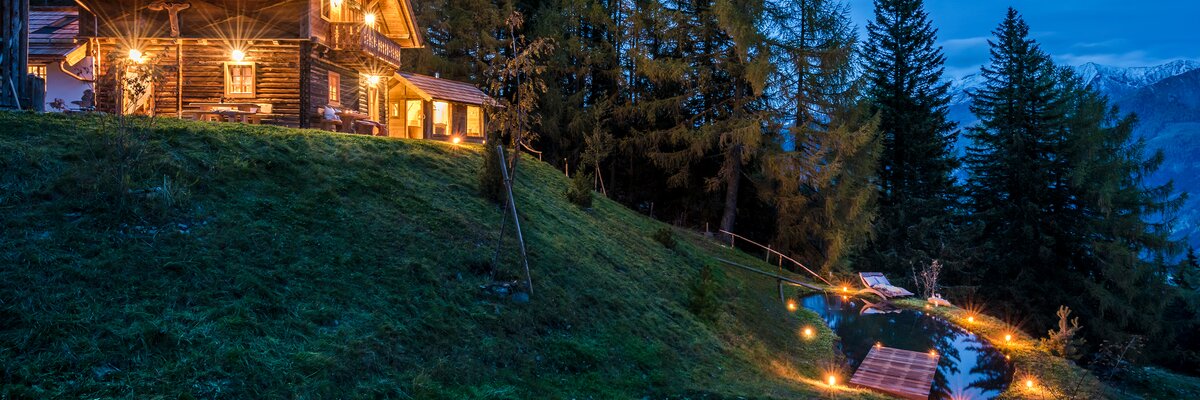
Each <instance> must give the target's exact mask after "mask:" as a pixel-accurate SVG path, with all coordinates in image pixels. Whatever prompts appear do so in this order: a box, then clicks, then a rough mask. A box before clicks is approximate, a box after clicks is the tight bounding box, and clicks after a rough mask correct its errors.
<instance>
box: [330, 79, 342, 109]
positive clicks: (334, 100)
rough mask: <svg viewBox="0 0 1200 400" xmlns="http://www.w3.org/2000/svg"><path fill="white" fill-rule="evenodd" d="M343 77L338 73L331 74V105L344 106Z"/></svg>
mask: <svg viewBox="0 0 1200 400" xmlns="http://www.w3.org/2000/svg"><path fill="white" fill-rule="evenodd" d="M341 87H342V76H341V75H338V73H337V72H330V73H329V104H342V100H341V93H342V90H341Z"/></svg>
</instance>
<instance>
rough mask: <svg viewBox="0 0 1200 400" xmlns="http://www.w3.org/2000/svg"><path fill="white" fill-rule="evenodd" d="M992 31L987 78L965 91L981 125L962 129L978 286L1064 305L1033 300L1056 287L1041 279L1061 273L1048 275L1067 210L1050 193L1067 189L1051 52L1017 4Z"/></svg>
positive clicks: (1026, 300) (1011, 298)
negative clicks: (1032, 33) (1045, 49)
mask: <svg viewBox="0 0 1200 400" xmlns="http://www.w3.org/2000/svg"><path fill="white" fill-rule="evenodd" d="M995 35H996V38H995V39H994V40H991V41H989V43H990V44H991V54H992V58H991V62H990V64H988V65H986V66H984V68H983V71H982V76H983V77H984V78H985V79H986V83H985V84H984V85H983V87H982V88H980V89H979V90H978V91H976V92H974V93H971V96H972V100H973V103H972V105H971V111H972V112H974V113H975V115H976V116H978V117H979V119H980V124H979V126H977V127H974V128H973V129H971V130H970V131H969V133H968V137H969V138H970V139H971V140H972V141H973V144H972V145H971V146H970V147H969V148H968V149H967V157H966V164H967V166H968V168H969V170H970V173H971V176H970V179H969V180H968V183H967V190H968V194H969V196H970V199H969V201H970V207H971V209H972V212H973V220H974V222H975V223H977V224H978V225H981V226H982V227H981V228H980V230H981V232H980V235H979V237H978V238H977V243H976V245H977V246H978V248H977V250H976V255H977V257H976V258H977V262H978V265H979V266H980V267H982V269H984V271H983V280H982V282H987V283H989V285H987V286H986V287H985V288H984V290H985V291H986V292H987V293H986V294H987V295H988V297H990V298H992V299H997V300H1001V299H1003V300H1004V301H1007V302H1009V303H1008V304H1010V305H1015V306H1017V308H1018V309H1020V310H1023V311H1027V312H1028V311H1031V310H1034V309H1037V307H1038V306H1042V307H1044V306H1045V305H1046V304H1051V305H1052V306H1057V305H1059V304H1068V303H1065V302H1058V303H1054V302H1053V301H1050V300H1049V299H1037V297H1038V296H1041V295H1047V294H1048V292H1053V291H1054V289H1056V288H1051V287H1039V286H1041V285H1043V284H1052V283H1051V282H1062V281H1063V280H1066V279H1067V277H1066V276H1061V275H1060V276H1058V277H1057V278H1058V279H1049V278H1050V275H1051V274H1056V273H1058V272H1061V271H1060V270H1059V264H1058V262H1060V261H1061V260H1056V259H1055V255H1056V254H1062V253H1063V252H1061V251H1056V250H1058V249H1057V248H1056V247H1055V246H1056V245H1060V244H1061V243H1057V242H1055V241H1054V239H1055V238H1056V237H1061V236H1060V235H1056V233H1057V232H1056V231H1055V230H1056V229H1057V228H1058V227H1060V226H1062V225H1061V224H1059V223H1057V221H1061V220H1064V219H1069V218H1070V217H1069V216H1068V215H1067V214H1069V213H1070V212H1071V211H1070V210H1069V209H1067V208H1066V207H1063V205H1062V204H1055V202H1057V201H1061V199H1062V198H1063V197H1064V196H1062V195H1061V194H1059V193H1055V192H1057V191H1062V190H1065V185H1062V183H1063V180H1064V179H1065V175H1066V174H1065V171H1064V170H1063V165H1062V157H1059V155H1060V154H1061V153H1062V151H1063V144H1062V140H1061V137H1060V136H1061V135H1060V133H1061V128H1062V126H1063V120H1064V116H1063V101H1062V94H1061V91H1060V90H1059V88H1058V85H1057V79H1056V78H1057V71H1056V70H1055V68H1054V65H1053V64H1052V63H1051V61H1050V57H1049V56H1048V55H1046V54H1045V53H1044V52H1042V50H1041V49H1040V48H1039V47H1038V45H1037V44H1036V43H1035V42H1034V41H1033V40H1031V39H1029V37H1028V36H1029V26H1028V25H1026V24H1025V21H1023V20H1022V19H1021V17H1020V15H1018V14H1017V11H1016V10H1014V9H1011V8H1010V9H1009V10H1008V15H1007V17H1006V18H1005V20H1004V22H1002V23H1001V24H1000V27H999V28H997V30H996V31H995ZM1039 300H1044V301H1039Z"/></svg>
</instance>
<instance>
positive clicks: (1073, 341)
mask: <svg viewBox="0 0 1200 400" xmlns="http://www.w3.org/2000/svg"><path fill="white" fill-rule="evenodd" d="M1070 316H1071V308H1070V307H1067V306H1059V307H1058V330H1053V329H1051V330H1050V331H1049V332H1047V335H1048V337H1047V338H1045V339H1042V346H1045V347H1046V349H1047V350H1049V351H1050V353H1051V354H1054V355H1056V356H1059V357H1063V358H1067V359H1070V360H1077V359H1079V355H1080V354H1079V348H1080V347H1082V346H1083V339H1079V338H1076V337H1075V334H1076V333H1078V332H1079V329H1081V328H1082V327H1081V326H1079V317H1075V318H1074V319H1071V318H1070ZM1068 322H1069V323H1068Z"/></svg>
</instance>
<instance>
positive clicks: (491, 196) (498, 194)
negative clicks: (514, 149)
mask: <svg viewBox="0 0 1200 400" xmlns="http://www.w3.org/2000/svg"><path fill="white" fill-rule="evenodd" d="M487 143H489V144H485V145H484V146H483V169H481V170H479V194H480V195H481V196H483V197H484V198H485V199H488V200H491V201H492V202H495V203H502V202H504V197H505V193H504V174H503V173H501V172H500V168H502V167H501V163H500V155H499V154H496V146H495V144H497V143H500V138H499V136H498V135H496V134H495V133H491V134H489V135H488V138H487Z"/></svg>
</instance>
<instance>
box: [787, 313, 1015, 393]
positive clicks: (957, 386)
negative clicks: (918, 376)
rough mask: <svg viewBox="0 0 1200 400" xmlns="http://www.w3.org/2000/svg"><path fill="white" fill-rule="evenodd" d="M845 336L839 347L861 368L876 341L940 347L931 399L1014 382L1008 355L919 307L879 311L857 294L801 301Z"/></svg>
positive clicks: (926, 348) (922, 348)
mask: <svg viewBox="0 0 1200 400" xmlns="http://www.w3.org/2000/svg"><path fill="white" fill-rule="evenodd" d="M802 305H803V306H804V308H807V309H810V310H813V311H816V312H817V314H820V315H821V317H822V318H824V319H825V322H826V323H828V324H829V326H830V327H831V328H833V331H834V332H836V333H837V334H838V336H840V337H841V338H842V342H841V343H840V347H841V350H842V352H843V353H845V354H846V358H847V359H848V360H849V362H850V364H851V365H852V366H853V367H855V368H857V367H858V364H859V363H861V362H862V361H863V359H864V358H866V356H867V353H868V352H869V351H870V350H871V346H874V345H875V343H876V342H878V343H882V344H883V345H884V346H887V347H892V348H897V349H904V350H912V351H920V352H928V351H929V350H937V352H938V354H939V355H941V358H940V359H939V360H938V369H937V374H936V375H935V376H934V379H933V390H932V392H931V393H932V394H931V395H930V398H931V399H991V398H995V397H996V396H999V395H1000V392H1002V391H1004V389H1005V388H1007V387H1008V384H1009V382H1011V381H1012V374H1013V370H1012V367H1011V366H1010V365H1008V362H1007V361H1005V359H1004V354H1002V353H1000V351H999V350H997V349H996V348H994V347H992V346H991V345H990V344H988V343H986V342H984V341H983V340H982V339H980V338H979V337H977V336H975V335H973V334H971V333H970V332H967V331H966V330H964V329H962V328H959V327H957V326H955V325H953V324H951V323H949V322H946V321H943V320H941V319H939V318H936V317H933V316H931V315H927V314H925V313H923V312H920V311H914V310H908V309H900V310H891V312H888V310H886V309H885V310H880V309H875V308H872V307H866V311H864V306H866V305H867V304H866V303H865V302H864V301H862V300H858V299H853V298H851V299H849V300H843V298H842V297H841V296H833V295H820V294H818V295H812V296H809V297H805V298H804V299H803V300H802Z"/></svg>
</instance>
